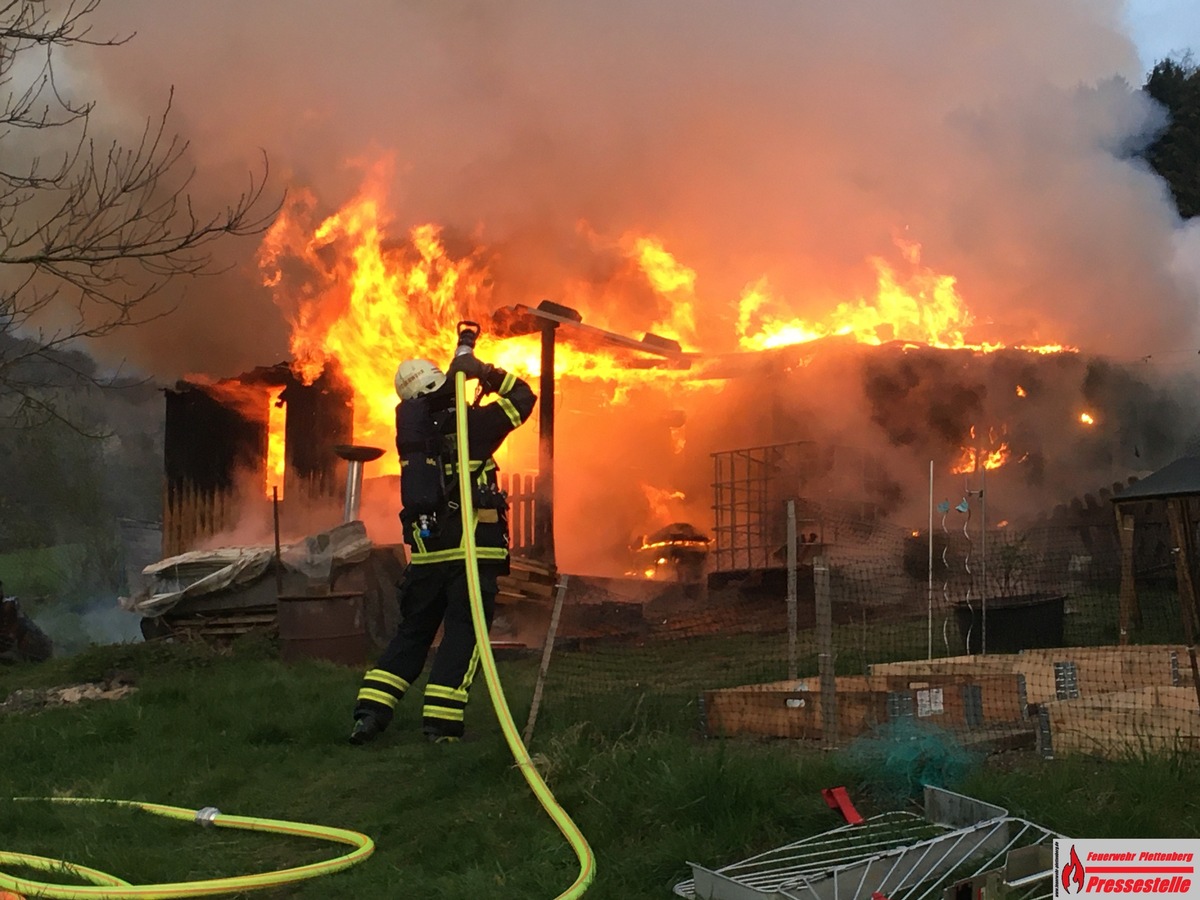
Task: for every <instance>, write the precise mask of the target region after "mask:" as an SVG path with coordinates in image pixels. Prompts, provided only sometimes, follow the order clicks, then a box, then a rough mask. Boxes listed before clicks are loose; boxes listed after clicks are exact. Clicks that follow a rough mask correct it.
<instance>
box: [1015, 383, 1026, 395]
mask: <svg viewBox="0 0 1200 900" xmlns="http://www.w3.org/2000/svg"><path fill="white" fill-rule="evenodd" d="M1017 396H1018V397H1028V396H1029V394H1028V393H1027V392H1026V391H1025V388H1023V387H1021V386H1020V385H1019V384H1018V385H1017Z"/></svg>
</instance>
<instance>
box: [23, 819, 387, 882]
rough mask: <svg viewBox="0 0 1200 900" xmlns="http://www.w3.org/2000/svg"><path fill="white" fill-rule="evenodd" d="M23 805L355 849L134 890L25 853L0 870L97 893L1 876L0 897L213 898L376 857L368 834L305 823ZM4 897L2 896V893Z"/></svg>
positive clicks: (98, 874)
mask: <svg viewBox="0 0 1200 900" xmlns="http://www.w3.org/2000/svg"><path fill="white" fill-rule="evenodd" d="M16 799H18V800H38V799H42V800H46V801H49V802H51V803H69V804H88V803H105V804H110V805H113V806H121V807H126V808H132V809H140V810H144V811H145V812H148V813H153V814H154V815H156V816H163V817H164V818H167V819H179V820H182V821H185V822H197V823H199V824H201V825H211V826H213V827H215V828H234V829H238V830H241V831H267V832H271V833H273V834H287V835H292V836H294V837H306V838H314V839H316V840H322V841H333V842H334V843H338V844H349V845H350V846H352V847H353V848H354V849H353V850H352V851H350V852H349V853H346V854H343V855H342V856H338V857H335V858H334V859H328V860H325V861H324V862H319V863H311V864H309V865H305V866H295V867H293V868H290V869H278V870H276V871H274V872H262V873H260V874H258V875H237V876H233V877H230V878H210V879H207V880H204V881H180V882H176V883H173V884H130V883H129V882H127V881H124V880H123V879H121V878H117V877H116V876H115V875H109V874H107V873H105V872H98V871H96V870H95V869H89V868H87V867H86V866H78V865H75V864H74V863H69V862H64V861H63V860H58V859H47V858H46V857H43V856H33V855H31V854H26V853H6V852H0V865H17V866H23V867H25V868H29V869H33V870H35V871H40V872H57V873H67V874H70V875H74V876H76V877H77V878H79V879H81V880H83V881H88V882H91V884H92V885H95V886H94V887H88V886H79V887H76V886H73V885H63V884H51V883H47V882H42V881H31V880H29V879H27V878H14V877H13V876H11V875H8V874H5V873H3V872H0V892H3V891H15V892H16V893H17V895H18V896H21V895H26V896H29V897H39V898H40V897H45V898H48V900H171V898H175V897H208V896H211V895H213V894H232V893H237V892H241V891H251V890H257V889H260V888H273V887H281V886H283V885H285V884H293V883H294V882H297V881H304V880H306V879H308V878H316V877H317V876H319V875H329V874H332V873H333V872H340V871H341V870H342V869H348V868H349V867H350V866H353V865H355V864H356V863H360V862H362V861H363V860H364V859H366V858H367V857H368V856H370V855H371V854H372V853H373V852H375V843H374V842H373V841H372V840H371V839H370V838H369V837H367V836H366V835H365V834H359V833H358V832H357V831H347V830H346V829H344V828H328V827H326V826H323V825H309V824H307V823H304V822H288V821H286V820H284V819H252V818H247V817H245V816H227V815H225V814H224V813H222V812H220V811H219V810H217V809H214V808H212V807H208V808H205V809H200V810H194V809H182V808H180V807H178V806H164V805H163V804H161V803H140V802H137V801H133V800H98V799H92V798H79V797H45V798H37V797H18V798H16ZM0 896H3V895H2V893H0Z"/></svg>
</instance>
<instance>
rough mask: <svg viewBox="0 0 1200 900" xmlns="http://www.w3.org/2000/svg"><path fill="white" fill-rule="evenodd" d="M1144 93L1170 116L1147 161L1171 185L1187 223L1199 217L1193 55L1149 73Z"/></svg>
mask: <svg viewBox="0 0 1200 900" xmlns="http://www.w3.org/2000/svg"><path fill="white" fill-rule="evenodd" d="M1143 90H1145V91H1146V93H1148V94H1149V95H1150V96H1151V97H1153V98H1154V99H1155V100H1157V101H1158V102H1159V103H1161V104H1162V105H1163V106H1165V107H1166V108H1167V114H1168V116H1169V120H1168V122H1167V126H1166V128H1165V129H1163V132H1162V133H1161V134H1160V135H1159V136H1158V137H1157V138H1156V139H1155V141H1154V143H1153V144H1151V145H1150V146H1149V147H1148V148H1147V150H1146V153H1145V157H1146V161H1147V162H1149V163H1150V165H1151V166H1153V167H1154V171H1156V172H1157V173H1158V174H1159V175H1161V176H1162V177H1163V178H1164V179H1166V181H1167V184H1169V185H1170V187H1171V196H1172V197H1174V198H1175V206H1176V208H1177V209H1178V210H1179V214H1180V215H1181V216H1183V217H1184V218H1185V219H1190V218H1191V217H1192V216H1195V215H1200V68H1198V67H1197V66H1196V65H1195V64H1194V63H1193V62H1192V58H1191V55H1190V54H1187V55H1185V56H1184V57H1183V58H1182V59H1180V60H1173V59H1165V60H1163V61H1161V62H1160V63H1158V64H1157V65H1156V66H1155V67H1154V68H1153V69H1151V70H1150V74H1149V75H1148V76H1147V77H1146V84H1145V85H1144V87H1143Z"/></svg>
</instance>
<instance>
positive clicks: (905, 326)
mask: <svg viewBox="0 0 1200 900" xmlns="http://www.w3.org/2000/svg"><path fill="white" fill-rule="evenodd" d="M896 244H897V246H898V247H899V248H900V251H901V254H902V255H903V257H904V259H905V261H906V262H907V263H908V264H909V266H910V267H911V270H912V271H911V274H909V275H908V277H907V278H902V277H901V276H900V275H899V274H897V272H896V270H895V269H894V268H893V267H892V266H891V265H889V264H888V263H887V262H886V261H885V260H883V259H881V258H879V257H875V258H873V259H872V260H871V265H872V266H873V267H874V269H875V276H876V279H875V280H876V286H875V296H874V297H872V298H859V299H858V300H855V301H853V302H846V301H844V302H841V303H838V304H837V306H836V307H835V308H834V310H833V311H832V312H831V313H829V314H827V315H826V316H824V317H823V318H821V319H817V320H808V319H801V318H797V317H789V316H787V305H786V304H785V303H784V302H783V301H781V300H780V299H779V298H777V297H776V296H774V294H773V293H772V291H771V287H770V284H769V283H768V282H767V281H766V279H759V280H758V281H755V282H753V283H752V284H750V285H748V286H747V287H746V289H745V290H744V291H743V292H742V296H741V299H740V300H739V302H738V322H737V329H738V343H739V344H740V345H741V347H742V348H743V349H745V350H763V349H767V348H770V347H780V346H786V345H789V344H799V343H805V342H808V341H814V340H818V339H819V338H824V337H832V336H850V337H852V338H853V339H854V340H855V341H857V342H858V343H862V344H882V343H885V342H888V341H906V342H909V343H916V344H923V345H927V346H931V347H941V348H943V349H971V350H980V351H983V352H990V351H994V350H999V349H1002V348H1003V347H1004V344H1001V343H987V342H984V343H971V342H969V341H968V340H967V338H966V334H967V331H968V329H969V328H970V327H971V325H973V324H974V318H973V317H972V316H971V314H970V312H969V311H968V310H967V307H966V304H965V303H964V302H963V300H962V298H961V297H960V296H959V295H958V289H957V281H956V279H955V278H954V276H952V275H939V274H938V273H936V272H934V271H933V270H932V269H930V268H928V267H927V266H924V265H922V264H921V246H920V244H917V243H915V242H912V241H904V240H900V239H897V240H896ZM1017 349H1020V350H1026V351H1029V352H1034V353H1059V352H1063V351H1068V350H1071V349H1073V348H1069V347H1066V346H1064V345H1061V344H1045V345H1025V344H1021V345H1018V347H1017Z"/></svg>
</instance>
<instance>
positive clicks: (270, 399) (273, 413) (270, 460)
mask: <svg viewBox="0 0 1200 900" xmlns="http://www.w3.org/2000/svg"><path fill="white" fill-rule="evenodd" d="M282 397H283V391H278V392H276V393H273V394H268V395H267V485H266V487H267V496H268V497H275V496H278V497H279V499H280V500H282V499H283V480H284V454H285V450H286V447H285V443H284V442H285V430H286V427H287V408H286V407H285V405H284V403H283V400H282Z"/></svg>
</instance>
